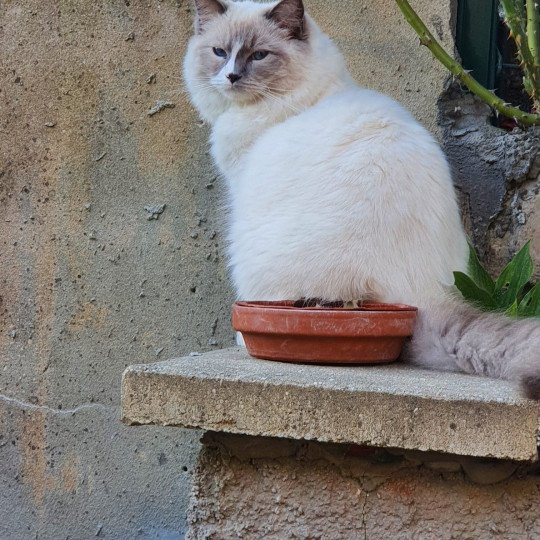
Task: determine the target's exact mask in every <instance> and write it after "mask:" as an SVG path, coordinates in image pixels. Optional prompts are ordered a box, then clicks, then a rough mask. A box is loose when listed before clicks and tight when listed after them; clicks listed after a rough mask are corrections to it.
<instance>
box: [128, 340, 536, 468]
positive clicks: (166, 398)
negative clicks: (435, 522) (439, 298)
mask: <svg viewBox="0 0 540 540" xmlns="http://www.w3.org/2000/svg"><path fill="white" fill-rule="evenodd" d="M539 416H540V404H539V403H536V402H533V401H529V400H527V399H525V398H523V397H521V395H520V393H519V390H518V389H517V388H516V387H514V386H513V385H512V384H511V383H508V382H505V381H497V380H493V379H486V378H481V377H474V376H469V375H462V374H456V373H439V372H431V371H425V370H419V369H416V368H412V367H409V366H405V365H400V364H394V365H389V366H377V367H371V366H370V367H336V366H307V365H294V364H285V363H279V362H269V361H265V360H256V359H253V358H251V357H249V356H248V354H247V353H246V352H245V350H243V349H237V348H232V349H223V350H220V351H214V352H210V353H205V354H202V355H200V356H187V357H184V358H178V359H175V360H169V361H166V362H159V363H156V364H148V365H138V366H131V367H129V368H128V369H127V370H126V371H125V372H124V376H123V383H122V417H123V421H124V422H126V423H128V424H159V425H170V426H183V427H192V428H202V429H205V430H210V431H223V432H229V433H241V434H246V435H253V436H260V435H262V436H271V437H286V438H291V439H308V440H310V439H311V440H318V441H327V442H337V443H356V444H362V445H373V446H381V447H396V448H406V449H416V450H423V451H426V450H433V451H441V452H447V453H452V454H460V455H468V456H483V457H492V458H501V459H513V460H519V461H533V460H536V459H537V444H536V437H537V431H538V419H539Z"/></svg>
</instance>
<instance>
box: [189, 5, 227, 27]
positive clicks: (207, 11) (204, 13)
mask: <svg viewBox="0 0 540 540" xmlns="http://www.w3.org/2000/svg"><path fill="white" fill-rule="evenodd" d="M194 3H195V9H196V10H197V15H196V16H195V31H196V32H197V34H201V33H202V32H203V29H204V25H205V24H206V23H207V22H208V21H210V20H211V19H213V18H214V17H217V16H218V15H222V14H223V13H225V12H226V11H227V4H226V3H225V2H224V1H223V0H195V1H194Z"/></svg>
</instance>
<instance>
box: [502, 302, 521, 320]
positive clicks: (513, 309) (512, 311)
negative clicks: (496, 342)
mask: <svg viewBox="0 0 540 540" xmlns="http://www.w3.org/2000/svg"><path fill="white" fill-rule="evenodd" d="M504 314H505V315H507V316H508V317H517V316H518V301H517V300H514V303H513V304H512V305H511V306H510V307H509V308H508V309H507V310H506V311H505V312H504Z"/></svg>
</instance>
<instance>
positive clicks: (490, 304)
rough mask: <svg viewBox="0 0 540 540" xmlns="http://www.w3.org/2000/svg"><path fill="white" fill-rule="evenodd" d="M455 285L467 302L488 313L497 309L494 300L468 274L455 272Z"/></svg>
mask: <svg viewBox="0 0 540 540" xmlns="http://www.w3.org/2000/svg"><path fill="white" fill-rule="evenodd" d="M454 284H455V286H456V287H457V288H458V289H459V291H460V292H461V294H462V295H463V296H464V298H465V299H466V300H469V301H470V302H473V303H475V304H477V305H478V306H479V307H481V308H483V309H484V310H488V311H489V310H491V309H493V308H494V307H495V301H494V298H493V297H492V296H491V295H490V294H489V293H488V292H487V291H485V290H484V289H481V288H480V287H478V285H476V283H475V282H474V281H473V280H472V279H471V278H470V277H469V276H468V275H467V274H464V273H463V272H454Z"/></svg>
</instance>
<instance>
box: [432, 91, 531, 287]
mask: <svg viewBox="0 0 540 540" xmlns="http://www.w3.org/2000/svg"><path fill="white" fill-rule="evenodd" d="M440 107H441V124H442V126H443V130H444V136H443V140H444V147H445V150H446V153H447V155H448V157H449V159H450V163H451V165H452V168H453V174H454V180H455V183H456V186H457V188H458V190H459V192H460V194H461V202H462V210H463V215H464V218H465V222H466V223H467V229H468V231H469V232H470V235H471V238H472V240H473V241H474V243H475V245H476V247H477V249H478V251H479V254H480V256H481V257H482V258H483V260H484V262H485V263H486V265H487V266H488V268H489V269H490V270H491V272H492V273H493V274H495V273H498V272H500V270H502V268H503V267H504V265H505V264H506V263H507V262H508V261H509V260H510V259H511V258H512V256H513V255H514V254H515V253H516V252H517V251H518V250H519V249H520V248H521V247H522V246H523V245H524V244H525V242H527V241H528V240H531V254H532V256H533V259H535V261H537V263H538V262H540V196H539V195H538V194H539V192H540V129H538V128H531V129H528V130H527V131H522V130H520V129H519V128H516V129H514V130H513V131H511V132H509V131H506V130H504V129H500V128H497V127H494V126H493V125H491V123H490V122H489V116H490V110H489V108H488V107H487V106H486V105H485V104H483V103H482V102H480V101H479V100H478V99H476V98H474V97H472V96H471V95H468V96H464V95H462V94H461V93H460V92H456V91H455V89H450V91H449V92H448V94H447V96H446V98H445V99H444V100H442V101H441V104H440ZM534 278H535V280H538V279H540V266H538V268H536V274H535V276H534Z"/></svg>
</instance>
